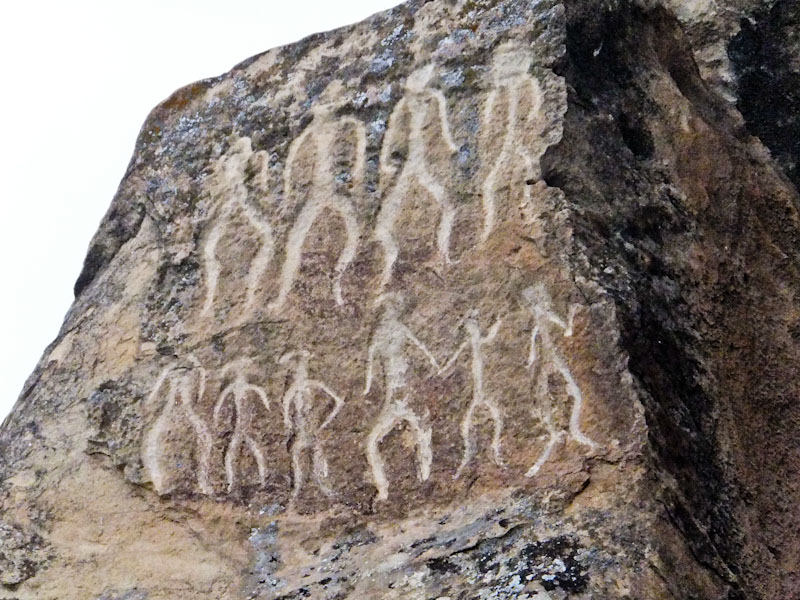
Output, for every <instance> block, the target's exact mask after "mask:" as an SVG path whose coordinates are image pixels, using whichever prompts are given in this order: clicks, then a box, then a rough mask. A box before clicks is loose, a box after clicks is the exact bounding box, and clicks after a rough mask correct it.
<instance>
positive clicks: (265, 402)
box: [244, 383, 269, 410]
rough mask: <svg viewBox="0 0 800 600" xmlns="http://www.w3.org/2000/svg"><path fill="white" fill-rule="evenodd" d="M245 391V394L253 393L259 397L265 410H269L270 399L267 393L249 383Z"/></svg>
mask: <svg viewBox="0 0 800 600" xmlns="http://www.w3.org/2000/svg"><path fill="white" fill-rule="evenodd" d="M244 391H245V393H247V392H253V393H254V394H255V395H256V396H258V399H259V400H261V404H263V405H264V408H266V409H267V410H269V398H268V397H267V392H265V391H264V390H263V389H262V388H260V387H258V386H257V385H253V384H251V383H249V384H247V385H246V386H245V388H244Z"/></svg>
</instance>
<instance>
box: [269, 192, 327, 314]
mask: <svg viewBox="0 0 800 600" xmlns="http://www.w3.org/2000/svg"><path fill="white" fill-rule="evenodd" d="M321 208H322V205H321V203H320V202H319V201H315V200H314V199H310V200H309V201H308V202H307V203H306V205H305V206H304V207H303V210H301V211H300V214H299V215H298V216H297V220H296V221H295V222H294V225H292V230H291V231H290V232H289V237H288V239H287V241H286V258H284V260H283V268H282V269H281V276H280V288H279V289H278V295H277V296H276V297H275V299H274V300H273V301H272V302H270V303H269V307H268V308H269V310H271V311H278V310H280V309H281V308H282V307H283V305H284V303H285V302H286V298H287V297H288V296H289V292H291V291H292V285H293V284H294V279H295V277H296V276H297V270H298V268H299V267H300V259H301V258H302V257H303V244H304V243H305V241H306V236H308V232H309V231H311V226H312V225H313V224H314V221H315V220H316V218H317V216H318V215H319V212H320V210H321Z"/></svg>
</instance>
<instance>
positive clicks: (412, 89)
mask: <svg viewBox="0 0 800 600" xmlns="http://www.w3.org/2000/svg"><path fill="white" fill-rule="evenodd" d="M433 74H434V66H433V65H428V66H426V67H423V68H421V69H418V70H417V71H414V72H413V73H412V74H411V75H409V76H408V79H407V80H406V95H405V97H403V98H402V99H401V100H400V101H399V102H398V103H397V105H396V106H395V108H394V110H393V111H392V114H391V116H390V117H389V122H388V125H387V128H386V134H385V136H384V139H383V146H382V148H381V162H380V164H381V171H382V176H385V177H386V178H388V179H389V180H392V179H393V181H392V182H391V183H390V185H389V186H384V190H387V191H385V196H384V198H383V202H382V204H381V210H380V212H379V213H378V218H377V221H376V223H375V234H374V237H375V239H376V240H377V241H378V242H380V244H381V245H382V247H383V272H382V275H381V280H380V285H379V290H380V291H382V290H383V288H384V287H385V286H386V285H387V284H388V283H389V281H390V280H391V278H392V270H393V268H394V263H395V261H396V260H397V255H398V246H397V241H396V240H395V231H394V229H395V222H396V221H397V218H398V216H399V213H400V210H401V208H402V207H403V203H404V202H405V200H406V199H407V196H408V194H409V192H410V190H411V186H412V185H413V184H414V183H416V184H418V185H419V186H421V187H422V188H423V189H424V190H425V191H426V192H427V193H428V195H429V196H430V197H431V199H432V200H433V201H434V202H435V203H436V205H437V206H438V207H439V210H440V211H441V218H440V220H439V227H438V230H437V234H436V246H437V249H438V252H439V256H440V259H441V260H442V261H443V262H444V263H445V264H449V263H450V233H451V232H452V229H453V220H454V219H455V209H454V207H453V205H452V204H451V202H450V201H449V200H448V198H447V193H446V192H445V189H444V187H443V186H442V184H441V183H439V182H438V181H436V179H435V177H434V176H433V175H432V174H431V172H430V170H429V166H428V165H429V164H431V162H432V161H433V160H434V159H435V154H434V150H435V149H433V148H430V147H429V144H428V142H426V135H425V133H426V132H425V130H426V129H427V126H428V123H427V118H428V116H429V110H430V108H431V103H433V108H435V111H436V112H435V114H436V117H435V119H436V121H437V124H436V125H437V129H438V130H439V131H441V138H439V137H438V135H437V136H436V137H435V138H434V139H437V140H438V139H440V140H442V141H443V142H444V143H445V145H446V147H447V150H448V151H449V152H450V153H452V154H455V153H457V152H458V147H457V146H456V144H455V142H454V141H453V136H452V135H451V133H450V126H449V124H448V121H447V107H446V101H445V98H444V94H442V92H440V91H439V90H436V89H433V88H431V87H429V85H428V84H429V83H430V81H431V79H432V77H433ZM406 116H407V120H408V124H409V125H408V129H407V130H404V125H405V122H406V119H405V117H406ZM437 133H438V132H437ZM403 142H405V144H406V148H407V156H406V159H405V162H403V164H402V166H401V167H400V168H399V172H397V168H396V167H395V165H394V164H393V162H392V155H393V154H394V152H395V150H396V149H397V146H398V145H399V144H402V143H403Z"/></svg>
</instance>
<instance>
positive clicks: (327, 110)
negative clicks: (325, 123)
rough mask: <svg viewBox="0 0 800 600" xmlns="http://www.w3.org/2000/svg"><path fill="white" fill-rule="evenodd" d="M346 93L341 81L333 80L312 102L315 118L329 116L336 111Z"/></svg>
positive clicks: (312, 111) (312, 112)
mask: <svg viewBox="0 0 800 600" xmlns="http://www.w3.org/2000/svg"><path fill="white" fill-rule="evenodd" d="M345 95H346V90H345V89H344V85H342V82H341V81H338V80H336V79H334V80H332V81H331V82H330V83H329V84H328V85H327V86H326V87H325V89H324V90H322V91H321V92H320V93H319V95H318V96H317V97H316V98H314V100H313V101H312V104H311V109H310V110H311V114H312V115H314V118H315V119H318V118H324V117H328V116H330V115H331V114H333V113H334V112H335V109H336V106H337V105H338V104H340V103H341V101H342V98H344V97H345Z"/></svg>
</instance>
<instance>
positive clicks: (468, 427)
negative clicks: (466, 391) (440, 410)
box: [439, 311, 503, 479]
mask: <svg viewBox="0 0 800 600" xmlns="http://www.w3.org/2000/svg"><path fill="white" fill-rule="evenodd" d="M500 323H501V321H500V319H497V320H496V321H495V322H494V325H492V326H491V328H490V329H489V331H488V332H486V334H485V335H484V334H483V333H481V328H480V324H479V323H478V313H477V311H471V312H470V314H469V316H468V317H467V318H466V319H465V320H464V323H463V326H464V329H465V330H466V333H467V339H466V340H465V341H464V342H463V343H462V344H461V345H460V346H459V347H458V349H457V350H456V352H455V353H454V354H453V356H452V357H451V358H450V360H448V361H447V363H446V364H445V365H444V366H443V367H442V368H441V369H440V370H439V374H443V373H445V372H446V371H447V370H448V369H450V368H451V367H452V366H453V365H454V364H455V362H456V361H457V360H458V358H459V357H460V356H461V354H462V353H463V352H464V351H465V350H466V349H467V348H469V349H470V352H471V354H472V363H471V369H472V401H471V402H470V404H469V408H467V412H466V414H465V415H464V419H463V420H462V421H461V437H462V439H463V440H464V456H463V458H462V460H461V464H460V465H459V467H458V471H456V474H455V479H458V478H459V476H460V475H461V472H462V471H463V470H464V468H465V467H466V466H467V465H468V464H469V463H470V461H471V460H472V458H473V457H474V456H475V451H476V448H475V443H474V442H473V440H472V418H473V415H474V413H475V411H476V410H477V409H478V408H485V409H486V410H487V411H488V412H489V416H490V417H491V419H492V421H493V423H494V435H493V436H492V454H493V457H494V462H495V463H496V464H497V465H498V466H502V465H503V460H502V458H501V455H500V436H501V434H502V432H503V416H502V413H501V411H500V407H499V406H498V405H497V402H496V401H495V399H494V398H493V397H491V396H487V395H486V392H485V390H484V385H483V367H484V362H485V360H486V358H485V354H484V346H485V345H487V344H490V343H492V341H494V339H495V337H497V332H498V331H499V330H500Z"/></svg>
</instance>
